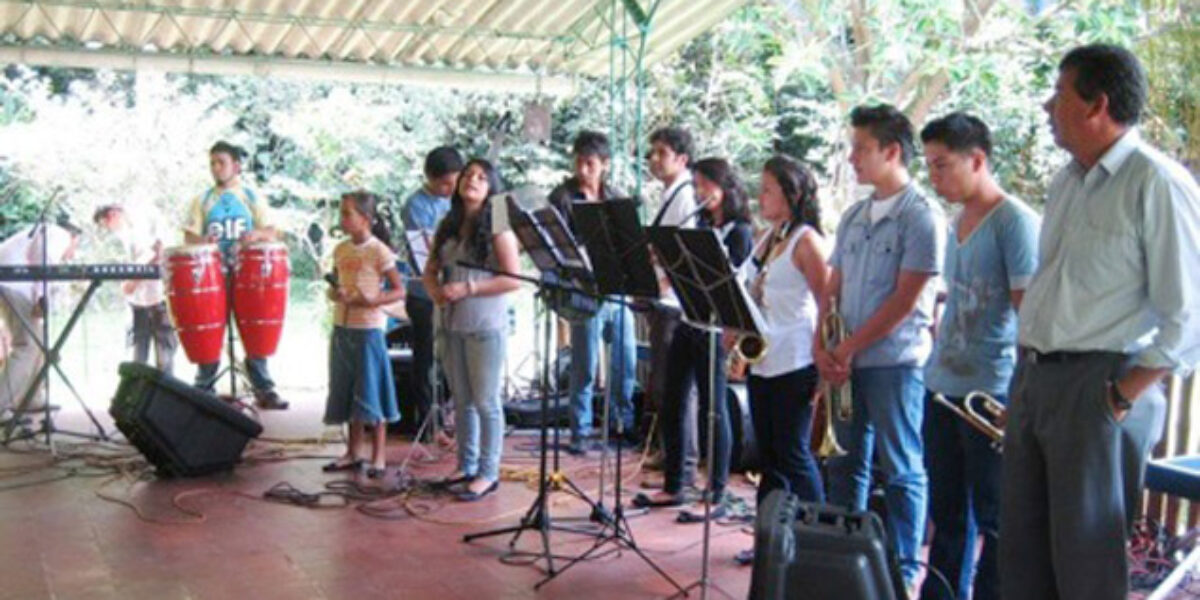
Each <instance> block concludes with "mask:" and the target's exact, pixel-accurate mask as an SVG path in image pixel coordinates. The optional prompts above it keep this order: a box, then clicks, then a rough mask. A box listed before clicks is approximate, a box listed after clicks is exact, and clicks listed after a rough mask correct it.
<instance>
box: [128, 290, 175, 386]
mask: <svg viewBox="0 0 1200 600" xmlns="http://www.w3.org/2000/svg"><path fill="white" fill-rule="evenodd" d="M130 308H131V309H133V327H132V329H131V330H130V332H129V333H130V337H131V338H132V339H131V340H130V341H131V342H132V343H133V360H134V362H139V363H142V364H149V362H150V344H151V343H153V344H154V366H155V368H157V369H158V370H160V371H162V372H163V373H166V374H168V375H170V374H171V371H172V362H173V360H174V358H175V348H177V347H178V346H179V341H178V339H177V338H176V337H175V328H174V327H173V326H171V317H170V316H168V315H167V303H166V302H159V303H158V304H155V305H153V306H136V305H132V304H131V305H130Z"/></svg>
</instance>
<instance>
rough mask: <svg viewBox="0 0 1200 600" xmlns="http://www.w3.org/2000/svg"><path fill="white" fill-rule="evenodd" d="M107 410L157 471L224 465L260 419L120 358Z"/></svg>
mask: <svg viewBox="0 0 1200 600" xmlns="http://www.w3.org/2000/svg"><path fill="white" fill-rule="evenodd" d="M119 373H120V375H121V383H120V385H119V386H118V387H117V393H116V395H115V396H114V397H113V400H112V406H110V407H109V409H108V413H109V414H110V415H112V417H113V419H114V420H115V421H116V424H117V429H120V430H121V433H123V434H125V437H126V439H128V440H129V442H130V443H131V444H133V446H134V447H135V448H137V449H138V451H139V452H141V453H142V455H143V456H145V457H146V459H147V460H149V461H150V464H152V465H154V467H155V469H156V470H157V472H158V474H159V475H161V476H167V477H175V476H178V477H191V476H194V475H204V474H206V473H214V472H217V471H227V470H230V469H232V468H233V465H234V463H236V462H237V461H238V459H239V458H240V457H241V455H242V450H244V449H245V448H246V443H247V442H249V441H250V438H253V437H258V435H259V434H261V433H262V425H259V424H258V423H256V422H255V421H254V420H253V419H250V418H249V417H247V416H246V415H243V414H242V413H240V412H238V411H237V410H235V409H233V408H232V407H230V406H228V405H226V404H225V403H223V402H221V401H220V400H218V399H217V397H216V396H214V395H212V394H210V393H207V392H203V391H201V390H198V389H196V388H194V387H192V386H190V385H188V384H186V383H184V382H182V381H180V380H178V379H175V378H174V377H171V376H170V375H167V374H165V373H163V372H161V371H159V370H157V369H153V368H151V367H148V366H146V365H141V364H137V363H122V364H121V366H120V369H119Z"/></svg>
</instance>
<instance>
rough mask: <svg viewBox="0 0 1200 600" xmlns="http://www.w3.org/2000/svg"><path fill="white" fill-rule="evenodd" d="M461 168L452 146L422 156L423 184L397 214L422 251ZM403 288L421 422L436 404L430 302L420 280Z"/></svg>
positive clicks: (417, 268)
mask: <svg viewBox="0 0 1200 600" xmlns="http://www.w3.org/2000/svg"><path fill="white" fill-rule="evenodd" d="M462 169H463V157H462V155H461V154H459V152H458V150H456V149H455V148H454V147H453V146H440V147H438V148H434V149H433V150H431V151H430V152H429V154H427V155H425V169H424V172H425V183H424V185H422V186H421V189H419V190H417V191H416V192H413V194H412V195H411V196H409V197H408V200H406V201H405V202H404V209H403V210H401V211H400V218H401V220H402V221H403V222H404V229H405V231H422V232H424V237H425V240H426V242H427V243H426V252H428V245H429V244H428V242H432V241H433V234H434V231H436V230H437V224H438V222H440V221H441V220H442V217H444V216H446V213H447V212H449V211H450V196H451V194H453V193H454V186H455V184H457V183H458V174H459V172H460V171H462ZM410 250H411V248H410ZM410 259H411V262H412V263H413V264H411V265H410V266H411V267H412V268H413V269H414V270H415V271H416V273H417V274H418V275H419V274H420V273H421V272H422V271H423V270H424V269H425V265H424V263H423V259H422V261H418V260H417V258H416V257H410ZM407 288H408V289H407V293H406V294H405V295H404V308H405V311H406V312H407V313H408V319H409V322H410V323H412V338H411V343H412V351H413V377H414V385H413V392H414V395H415V396H416V403H417V409H418V410H419V411H420V414H421V418H422V419H424V416H425V415H426V414H428V413H429V411H430V410H432V409H433V407H434V402H435V401H436V399H435V398H434V396H433V388H434V382H435V381H436V377H437V376H438V375H437V369H436V368H435V365H434V351H433V339H434V334H435V332H434V319H433V300H431V299H430V298H429V293H428V292H427V291H425V285H424V284H422V283H421V279H420V277H416V278H413V279H409V280H408V286H407Z"/></svg>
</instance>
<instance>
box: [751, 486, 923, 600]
mask: <svg viewBox="0 0 1200 600" xmlns="http://www.w3.org/2000/svg"><path fill="white" fill-rule="evenodd" d="M754 529H755V531H754V571H753V574H752V576H751V582H750V598H751V599H753V600H768V599H769V600H784V599H785V598H786V599H788V600H800V599H803V600H835V599H836V600H895V599H897V598H904V597H905V592H904V589H903V584H902V583H901V579H900V576H899V572H898V571H899V570H898V568H897V565H896V564H895V561H894V560H889V557H888V552H887V543H886V540H885V537H884V531H883V524H882V523H881V522H880V520H879V517H877V516H875V515H874V514H872V513H869V512H852V511H849V510H846V509H844V508H841V507H837V506H832V505H828V504H812V503H808V502H801V501H800V500H799V499H798V498H797V497H796V496H795V495H794V494H790V493H787V492H785V491H783V490H776V491H774V492H771V494H770V495H768V496H767V498H766V499H765V500H764V501H763V503H762V506H760V507H759V511H758V518H757V521H756V523H755V528H754Z"/></svg>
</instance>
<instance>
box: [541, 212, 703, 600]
mask: <svg viewBox="0 0 1200 600" xmlns="http://www.w3.org/2000/svg"><path fill="white" fill-rule="evenodd" d="M572 211H573V214H574V216H575V224H576V227H578V229H579V234H580V237H581V238H583V242H584V245H585V246H586V247H587V251H588V257H589V258H591V260H592V265H593V266H594V267H595V277H596V287H597V290H598V291H599V292H600V293H601V294H606V295H615V296H622V295H628V296H635V297H639V298H657V297H658V295H659V289H658V277H657V275H655V273H654V267H653V266H652V265H651V264H650V251H649V247H648V246H647V245H646V233H645V231H644V230H643V229H642V226H641V223H640V221H639V219H638V214H637V204H636V203H635V202H634V201H633V200H608V201H605V202H576V203H575V204H574V205H573V206H572ZM606 301H608V302H615V303H619V304H624V302H623V301H621V300H617V299H611V298H610V299H608V300H606ZM624 318H625V312H624V311H622V312H621V315H620V316H619V317H618V319H624ZM617 330H618V331H619V332H621V333H620V334H619V335H624V330H625V328H624V324H623V323H622V324H621V325H619V326H618V327H617ZM622 341H623V340H617V344H620V343H621V342H622ZM623 375H624V374H623V373H622V374H621V376H623ZM609 385H620V384H619V382H609ZM608 410H609V406H608V401H607V399H606V400H605V411H604V413H605V414H604V422H605V430H606V431H607V427H608ZM624 433H625V431H624V421H623V419H618V420H617V436H618V438H623V437H624ZM601 472H602V473H603V470H602V471H601ZM613 494H614V498H613V513H612V517H611V518H610V519H607V520H606V521H604V522H603V523H604V524H605V532H604V535H602V536H601V537H600V538H599V539H597V540H596V543H595V544H593V545H592V547H591V548H589V549H588V550H587V551H586V552H584V553H583V554H582V555H580V556H579V557H578V558H576V559H574V560H572V561H571V562H570V563H568V564H567V566H565V567H563V569H562V571H559V573H562V572H563V571H566V570H567V569H569V568H571V567H572V566H574V565H576V564H579V563H580V562H582V561H585V560H587V559H588V558H590V557H591V556H592V555H593V554H595V553H596V552H597V551H598V550H599V549H600V548H601V547H603V546H604V544H605V543H608V542H612V543H614V544H616V545H617V546H618V547H624V548H628V549H629V550H632V551H633V552H634V553H636V554H637V555H638V556H639V557H641V559H642V560H643V561H645V562H646V564H648V565H650V567H651V568H652V569H654V570H655V571H656V572H657V573H658V574H659V575H661V576H662V577H663V578H664V579H666V580H667V581H668V582H670V584H671V585H673V586H674V587H675V589H677V590H679V592H680V593H686V592H685V590H684V588H683V587H681V586H680V585H679V584H678V583H677V582H676V581H675V580H674V579H673V578H672V577H671V576H670V575H668V574H667V573H666V571H663V569H662V568H661V567H659V566H658V565H657V564H655V563H654V561H653V560H651V559H650V557H649V556H647V555H646V554H645V552H643V551H642V549H641V548H639V547H638V544H637V541H636V540H635V539H634V538H633V530H632V529H631V528H630V527H629V521H628V519H627V518H626V515H625V508H624V506H623V505H622V502H621V446H620V443H619V442H618V444H617V460H616V473H615V475H614V483H613ZM600 496H601V509H603V496H604V482H603V478H602V479H601V482H600ZM547 580H548V579H547ZM544 581H546V580H543V583H544ZM538 585H541V583H539V584H538Z"/></svg>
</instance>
